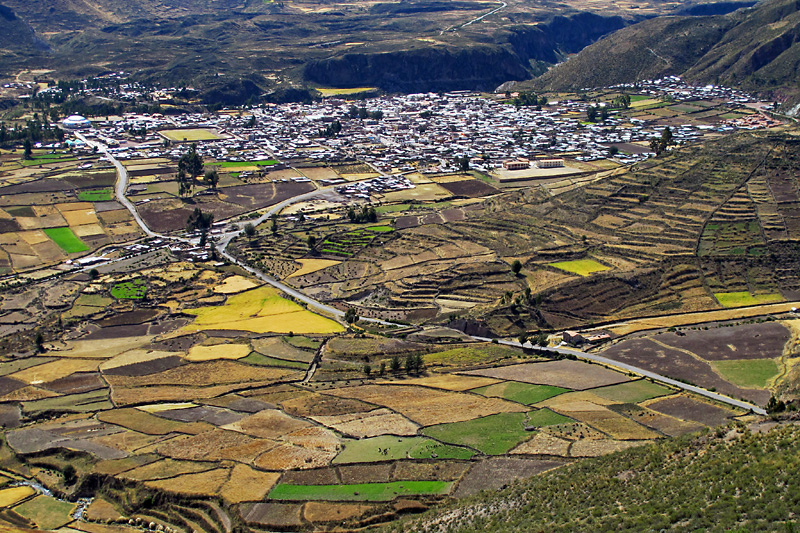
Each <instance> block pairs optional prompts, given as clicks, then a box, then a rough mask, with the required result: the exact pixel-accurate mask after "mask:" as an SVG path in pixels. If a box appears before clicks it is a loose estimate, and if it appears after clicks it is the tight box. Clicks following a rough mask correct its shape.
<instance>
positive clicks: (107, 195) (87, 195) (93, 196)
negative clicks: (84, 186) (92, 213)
mask: <svg viewBox="0 0 800 533" xmlns="http://www.w3.org/2000/svg"><path fill="white" fill-rule="evenodd" d="M113 197H114V191H113V189H90V190H86V191H79V192H78V200H81V201H83V202H108V201H110V200H111V199H112V198H113Z"/></svg>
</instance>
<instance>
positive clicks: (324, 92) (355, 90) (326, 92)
mask: <svg viewBox="0 0 800 533" xmlns="http://www.w3.org/2000/svg"><path fill="white" fill-rule="evenodd" d="M374 90H376V88H375V87H353V88H352V89H317V91H319V93H320V94H321V95H322V96H342V95H347V94H358V93H365V92H367V91H374Z"/></svg>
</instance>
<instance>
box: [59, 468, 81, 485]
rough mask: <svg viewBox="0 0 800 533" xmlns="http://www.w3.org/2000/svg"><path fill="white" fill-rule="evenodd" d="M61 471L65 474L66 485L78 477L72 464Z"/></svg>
mask: <svg viewBox="0 0 800 533" xmlns="http://www.w3.org/2000/svg"><path fill="white" fill-rule="evenodd" d="M61 473H62V474H64V485H67V486H69V485H72V484H73V483H75V481H76V480H77V479H78V476H77V475H76V472H75V467H74V466H72V465H70V464H68V465H67V466H65V467H64V470H62V471H61Z"/></svg>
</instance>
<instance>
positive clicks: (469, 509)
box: [387, 425, 800, 533]
mask: <svg viewBox="0 0 800 533" xmlns="http://www.w3.org/2000/svg"><path fill="white" fill-rule="evenodd" d="M798 452H800V427H798V426H796V425H786V426H778V427H776V428H774V429H772V430H770V431H767V432H765V433H757V432H751V431H750V430H749V429H735V430H730V431H729V432H728V433H727V434H726V433H725V432H724V431H718V432H717V433H716V434H713V433H711V434H704V435H700V436H698V435H694V436H689V437H683V438H680V439H676V440H670V441H665V442H660V443H657V444H654V445H650V446H647V447H643V448H636V449H633V450H628V451H625V452H621V453H617V454H614V455H610V456H606V457H603V458H600V459H597V460H591V461H582V462H580V463H577V464H573V465H569V466H565V467H562V468H560V469H558V470H555V471H552V472H548V473H545V474H542V475H540V476H536V477H533V478H530V479H529V480H527V481H524V482H520V483H518V484H515V485H513V486H512V487H510V488H508V489H506V490H503V491H501V492H499V493H482V494H480V495H478V496H475V497H472V498H469V499H466V500H463V501H460V502H456V503H454V504H453V505H452V506H451V507H450V508H449V509H442V510H437V511H436V512H434V513H430V514H427V515H424V516H423V517H422V518H417V519H415V520H413V521H404V522H400V523H399V524H396V525H395V526H393V527H391V528H387V531H438V532H442V533H444V532H447V533H450V532H472V531H496V532H504V531H508V532H512V531H658V530H662V528H666V529H678V530H681V531H695V530H702V531H732V530H735V531H756V530H763V531H767V530H769V531H778V530H784V528H785V531H794V529H793V528H796V527H797V523H798V520H797V516H796V515H795V511H796V509H797V506H798V503H800V496H799V494H800V493H798V488H800V486H799V484H798V479H797V476H794V475H793V473H794V472H796V471H797V468H798V467H800V464H798V458H799V457H800V455H799V454H798ZM744 480H747V481H746V482H744Z"/></svg>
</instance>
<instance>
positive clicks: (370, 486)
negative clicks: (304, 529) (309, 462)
mask: <svg viewBox="0 0 800 533" xmlns="http://www.w3.org/2000/svg"><path fill="white" fill-rule="evenodd" d="M452 487H453V484H452V483H448V482H445V481H393V482H391V483H358V484H354V485H288V484H285V483H281V484H279V485H277V486H276V487H275V488H274V489H272V491H270V493H269V495H268V498H270V499H272V500H297V501H309V500H326V501H355V502H388V501H391V500H394V499H395V498H398V497H400V496H412V495H424V494H447V493H449V492H450V489H451V488H452Z"/></svg>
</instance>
